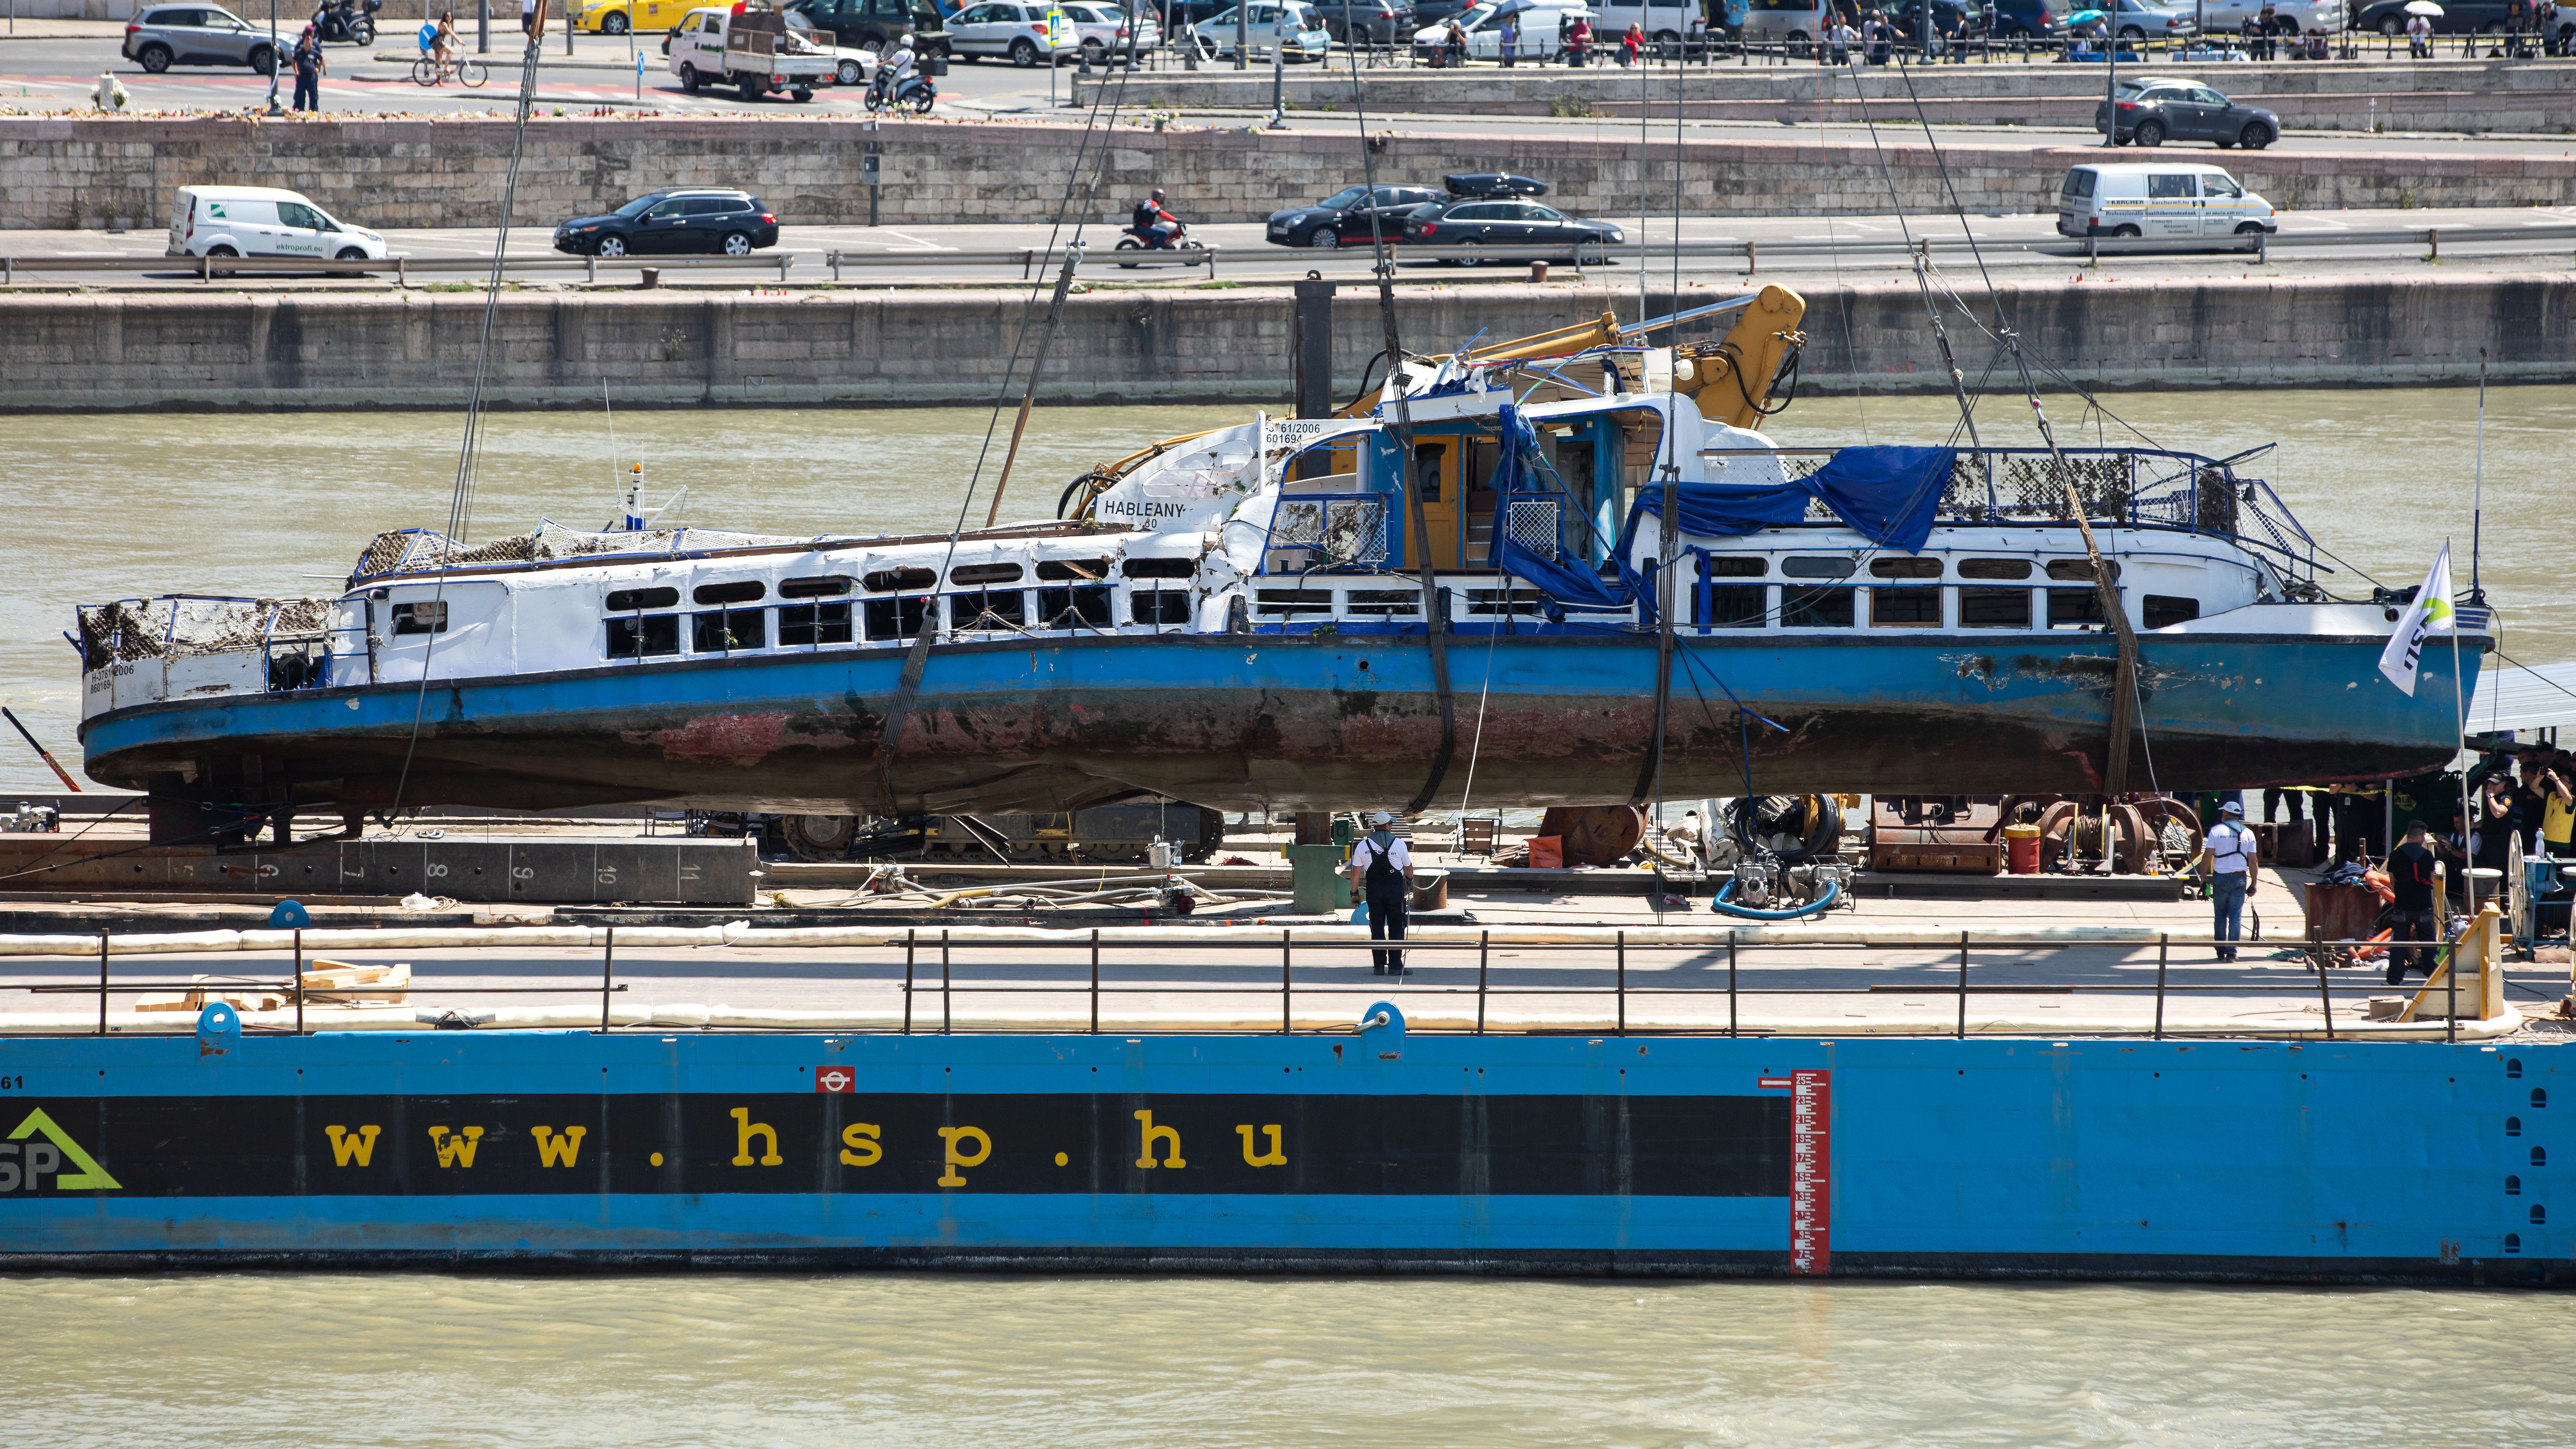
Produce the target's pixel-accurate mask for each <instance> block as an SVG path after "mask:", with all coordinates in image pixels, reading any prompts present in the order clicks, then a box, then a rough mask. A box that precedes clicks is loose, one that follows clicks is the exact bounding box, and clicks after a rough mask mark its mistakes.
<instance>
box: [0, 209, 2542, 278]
mask: <svg viewBox="0 0 2576 1449" xmlns="http://www.w3.org/2000/svg"><path fill="white" fill-rule="evenodd" d="M1926 224H1927V226H1930V227H1932V228H1935V230H1933V231H1931V232H1929V233H1928V234H1926V235H1923V236H1918V237H1916V238H1915V239H1914V240H1912V241H1911V242H1904V241H1896V240H1887V239H1873V238H1854V239H1848V240H1836V241H1822V240H1791V239H1781V240H1775V241H1763V240H1761V239H1759V238H1751V239H1744V240H1737V239H1733V238H1724V237H1719V238H1709V239H1705V240H1690V241H1683V242H1681V243H1680V244H1678V245H1675V244H1673V243H1670V242H1657V243H1643V244H1640V243H1635V242H1628V243H1621V244H1619V245H1616V246H1596V245H1589V244H1585V245H1568V244H1566V243H1563V242H1553V243H1550V242H1492V243H1470V244H1466V245H1458V246H1424V245H1419V244H1414V245H1405V246H1401V247H1390V251H1392V252H1393V253H1394V254H1395V256H1396V257H1397V258H1398V259H1400V260H1402V261H1408V262H1454V263H1460V264H1464V265H1467V266H1476V265H1481V264H1485V263H1495V262H1501V263H1515V264H1517V263H1524V262H1536V261H1571V262H1572V263H1573V265H1574V267H1575V268H1576V271H1577V274H1578V275H1579V274H1580V273H1581V272H1582V270H1583V269H1585V268H1587V267H1599V266H1608V265H1610V264H1612V263H1622V262H1624V263H1627V264H1630V265H1649V264H1656V263H1668V262H1671V261H1673V260H1674V259H1676V258H1677V257H1678V258H1680V259H1683V260H1689V259H1695V258H1696V259H1705V260H1724V259H1733V260H1739V261H1741V262H1742V263H1743V264H1744V273H1743V274H1744V275H1745V276H1748V277H1749V276H1753V275H1755V274H1756V273H1758V272H1759V270H1760V267H1761V263H1762V260H1763V259H1764V258H1765V257H1768V258H1772V259H1775V260H1777V259H1780V258H1810V257H1842V258H1858V257H1869V256H1905V255H1908V254H1910V253H1913V252H1918V251H1919V252H1922V253H1923V254H1924V255H1926V256H1953V257H1957V256H1965V255H1967V254H1968V253H1969V251H1970V244H1969V242H1968V240H1967V239H1966V238H1964V237H1961V236H1957V235H1943V234H1941V232H1940V231H1939V230H1938V229H1937V228H1939V227H1940V226H1941V223H1940V222H1939V221H1938V220H1937V219H1936V220H1932V221H1929V222H1927V223H1926ZM2446 241H2447V242H2449V243H2450V244H2451V245H2452V246H2454V247H2458V246H2462V245H2470V246H2488V247H2492V246H2494V245H2495V244H2496V243H2526V244H2528V245H2527V246H2525V247H2523V248H2522V250H2521V251H2520V252H2507V253H2503V254H2508V255H2513V254H2536V253H2541V252H2554V251H2564V250H2569V249H2570V248H2571V247H2576V223H2570V224H2551V225H2542V226H2458V227H2387V228H2374V229H2371V230H2366V231H2333V232H2321V231H2300V232H2289V233H2270V232H2247V233H2242V234H2238V235H2228V236H2206V237H2107V236H2096V237H2066V236H2048V237H2022V238H1994V237H1980V238H1978V239H1977V241H1976V243H1975V247H1976V249H1977V250H1979V251H1982V252H1984V253H1987V254H1989V255H1991V254H1995V253H2023V254H2031V255H2042V256H2050V257H2071V256H2072V255H2074V249H2076V248H2081V249H2082V253H2083V256H2084V259H2085V261H2086V263H2087V264H2088V265H2090V264H2093V263H2097V262H2099V261H2100V260H2101V259H2102V258H2103V257H2106V256H2111V257H2120V256H2173V255H2183V254H2188V253H2193V252H2204V253H2235V252H2246V253H2251V254H2253V255H2254V256H2255V257H2256V258H2257V259H2258V260H2263V261H2268V260H2270V257H2271V253H2273V252H2274V251H2279V250H2288V251H2293V252H2299V251H2308V250H2331V249H2333V248H2337V247H2357V246H2418V245H2420V246H2422V247H2423V248H2424V255H2423V260H2425V261H2428V262H2433V261H2439V260H2441V255H2442V244H2443V243H2444V242H2446ZM1219 255H1220V251H1219V249H1218V248H1215V247H1190V248H1185V249H1182V250H1177V251H1142V250H1138V251H1115V250H1110V249H1106V248H1098V247H1093V248H1086V249H1085V250H1084V253H1083V257H1082V262H1081V266H1080V271H1081V272H1082V273H1083V274H1086V275H1097V274H1105V273H1108V272H1112V271H1137V270H1144V271H1196V270H1200V269H1202V268H1204V269H1205V271H1206V273H1207V275H1208V277H1209V278H1210V279H1213V278H1215V276H1216V275H1217V259H1218V257H1219ZM1272 255H1273V253H1271V252H1261V253H1252V254H1245V255H1237V256H1236V257H1235V258H1234V262H1235V265H1236V266H1238V267H1243V266H1252V265H1256V264H1257V263H1255V262H1253V261H1251V260H1248V259H1247V257H1248V256H1249V257H1260V258H1268V257H1271V256H1272ZM1275 255H1276V257H1277V259H1278V260H1279V261H1280V262H1282V263H1283V264H1285V265H1287V266H1289V267H1292V268H1294V269H1295V270H1298V271H1301V272H1302V271H1303V270H1305V269H1307V268H1310V267H1312V268H1322V267H1326V266H1333V267H1341V268H1354V269H1355V268H1364V267H1367V266H1371V265H1373V264H1374V259H1373V255H1372V249H1371V248H1370V247H1368V246H1366V245H1363V244H1361V243H1359V242H1356V241H1354V242H1353V243H1352V244H1351V245H1349V246H1346V247H1337V248H1334V249H1333V250H1330V251H1323V250H1314V249H1292V248H1287V247H1281V248H1278V249H1277V252H1276V254H1275ZM1064 257H1065V249H1064V248H1062V247H994V248H976V249H963V250H955V251H856V250H849V249H844V248H835V249H832V250H828V251H825V252H822V253H820V254H813V253H801V252H786V251H781V252H775V253H771V254H769V255H765V256H754V257H623V258H601V257H563V256H528V257H525V258H512V259H510V261H509V262H508V264H507V266H506V267H505V268H504V270H505V271H508V272H516V273H525V272H579V273H581V274H582V277H583V280H585V281H588V282H596V281H598V280H599V278H600V275H601V273H603V272H606V273H611V274H615V273H620V272H631V273H642V272H647V271H653V272H658V271H662V270H665V269H676V270H682V271H687V270H697V269H732V270H737V271H740V270H747V269H755V268H756V269H759V270H762V271H771V270H774V271H775V272H776V273H777V276H778V280H779V281H780V282H782V283H784V282H786V281H787V280H788V275H789V272H790V271H791V270H792V269H793V268H794V267H796V266H797V265H799V264H800V263H801V264H806V265H820V266H821V267H822V268H823V269H825V270H827V271H829V272H830V273H831V279H832V281H834V282H840V281H843V280H845V279H846V274H847V273H850V272H853V271H857V272H875V271H901V270H907V269H912V270H918V269H924V268H946V267H960V268H971V267H1013V266H1016V267H1017V268H1019V271H1020V280H1022V281H1027V280H1029V279H1031V278H1032V277H1035V276H1037V275H1038V274H1040V273H1041V272H1045V271H1050V270H1052V269H1054V268H1055V267H1057V266H1060V265H1062V263H1063V261H1064ZM491 269H492V263H491V261H490V260H489V259H487V258H476V257H409V256H395V257H388V258H386V259H385V260H383V261H347V262H343V261H333V260H329V259H325V258H318V257H317V258H302V257H136V256H116V255H81V254H76V253H66V254H33V255H18V256H7V255H0V285H8V284H11V283H14V282H15V281H16V280H17V274H18V273H19V272H38V273H42V272H80V271H107V272H185V273H193V274H195V276H196V277H197V279H198V280H200V281H206V282H212V281H216V280H220V279H227V278H231V277H235V276H314V275H323V276H357V277H376V276H382V275H385V274H388V273H390V274H391V278H392V280H393V282H394V284H395V285H396V286H408V285H410V282H411V278H412V277H413V276H414V275H421V276H463V275H482V274H485V273H488V272H490V271H491ZM1440 279H1441V278H1440V277H1436V276H1423V275H1415V276H1409V277H1399V278H1398V280H1399V281H1415V282H1429V281H1437V280H1440Z"/></svg>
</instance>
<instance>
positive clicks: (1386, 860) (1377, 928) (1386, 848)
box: [1349, 810, 1413, 976]
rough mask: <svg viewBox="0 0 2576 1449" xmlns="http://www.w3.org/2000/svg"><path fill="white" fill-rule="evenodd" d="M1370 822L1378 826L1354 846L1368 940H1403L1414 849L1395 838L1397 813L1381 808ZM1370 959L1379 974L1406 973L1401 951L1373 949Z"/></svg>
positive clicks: (1355, 882) (1354, 882) (1355, 886)
mask: <svg viewBox="0 0 2576 1449" xmlns="http://www.w3.org/2000/svg"><path fill="white" fill-rule="evenodd" d="M1369 823H1370V824H1371V825H1373V826H1375V827H1377V828H1376V829H1374V830H1371V831H1370V832H1369V833H1368V834H1366V835H1364V836H1361V837H1360V841H1359V844H1357V845H1354V846H1352V847H1351V863H1350V866H1349V870H1350V876H1351V889H1352V890H1354V891H1355V892H1357V893H1359V896H1360V898H1361V899H1362V900H1364V901H1366V902H1367V903H1368V917H1369V939H1370V940H1372V941H1401V940H1403V939H1404V918H1405V912H1406V909H1407V908H1408V907H1409V906H1411V905H1412V903H1413V852H1412V851H1411V850H1409V849H1407V848H1406V847H1405V844H1404V842H1403V841H1402V840H1400V839H1398V838H1397V837H1396V834H1395V830H1394V825H1395V817H1394V816H1392V815H1389V814H1388V813H1386V812H1385V811H1383V810H1381V811H1379V812H1377V814H1375V815H1372V816H1370V817H1369ZM1369 959H1370V960H1371V962H1372V963H1373V964H1374V968H1375V973H1376V974H1377V975H1380V976H1401V975H1403V974H1404V953H1403V952H1402V951H1372V952H1370V953H1369Z"/></svg>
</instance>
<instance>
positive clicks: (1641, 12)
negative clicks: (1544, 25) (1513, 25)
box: [1522, 0, 1700, 50]
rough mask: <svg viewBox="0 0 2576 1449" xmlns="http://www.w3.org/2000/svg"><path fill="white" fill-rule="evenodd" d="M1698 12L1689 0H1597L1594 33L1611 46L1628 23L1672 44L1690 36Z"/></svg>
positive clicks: (1659, 40)
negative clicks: (1605, 1) (1603, 1)
mask: <svg viewBox="0 0 2576 1449" xmlns="http://www.w3.org/2000/svg"><path fill="white" fill-rule="evenodd" d="M1699 16H1700V11H1699V6H1698V5H1697V4H1696V3H1686V0H1625V3H1621V0H1609V3H1607V4H1602V3H1597V0H1596V3H1595V4H1594V5H1593V7H1592V34H1593V38H1594V39H1595V40H1606V41H1607V42H1608V44H1607V45H1605V46H1603V49H1604V50H1611V49H1615V48H1617V46H1618V44H1619V37H1620V36H1623V35H1625V34H1627V33H1628V27H1629V26H1631V25H1634V26H1636V27H1638V29H1639V30H1640V31H1641V32H1642V33H1643V34H1644V35H1645V37H1646V39H1648V40H1650V41H1654V42H1656V43H1658V44H1663V45H1670V44H1672V43H1673V42H1675V41H1679V40H1683V39H1687V38H1688V37H1689V34H1690V27H1691V22H1692V21H1694V20H1697V19H1699ZM1522 33H1524V34H1526V33H1528V27H1527V26H1526V25H1525V26H1523V27H1522Z"/></svg>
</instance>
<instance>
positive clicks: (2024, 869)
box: [2004, 825, 2039, 875]
mask: <svg viewBox="0 0 2576 1449" xmlns="http://www.w3.org/2000/svg"><path fill="white" fill-rule="evenodd" d="M2004 865H2005V868H2006V869H2008V870H2010V871H2011V872H2012V873H2013V874H2014V875H2037V874H2039V827H2038V826H2036V825H2007V826H2005V827H2004Z"/></svg>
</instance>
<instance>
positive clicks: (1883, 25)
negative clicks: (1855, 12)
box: [1861, 10, 1896, 65]
mask: <svg viewBox="0 0 2576 1449" xmlns="http://www.w3.org/2000/svg"><path fill="white" fill-rule="evenodd" d="M1861 36H1862V38H1863V40H1864V41H1865V42H1866V43H1865V45H1864V47H1863V51H1864V54H1866V55H1867V57H1868V59H1869V63H1870V64H1871V65H1885V64H1887V62H1888V58H1889V57H1890V56H1892V55H1894V54H1895V52H1896V40H1895V27H1893V26H1891V25H1889V24H1888V23H1887V17H1886V16H1884V15H1882V14H1880V13H1879V12H1877V11H1875V10H1873V11H1871V12H1869V23H1868V24H1866V25H1864V26H1862V27H1861Z"/></svg>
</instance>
